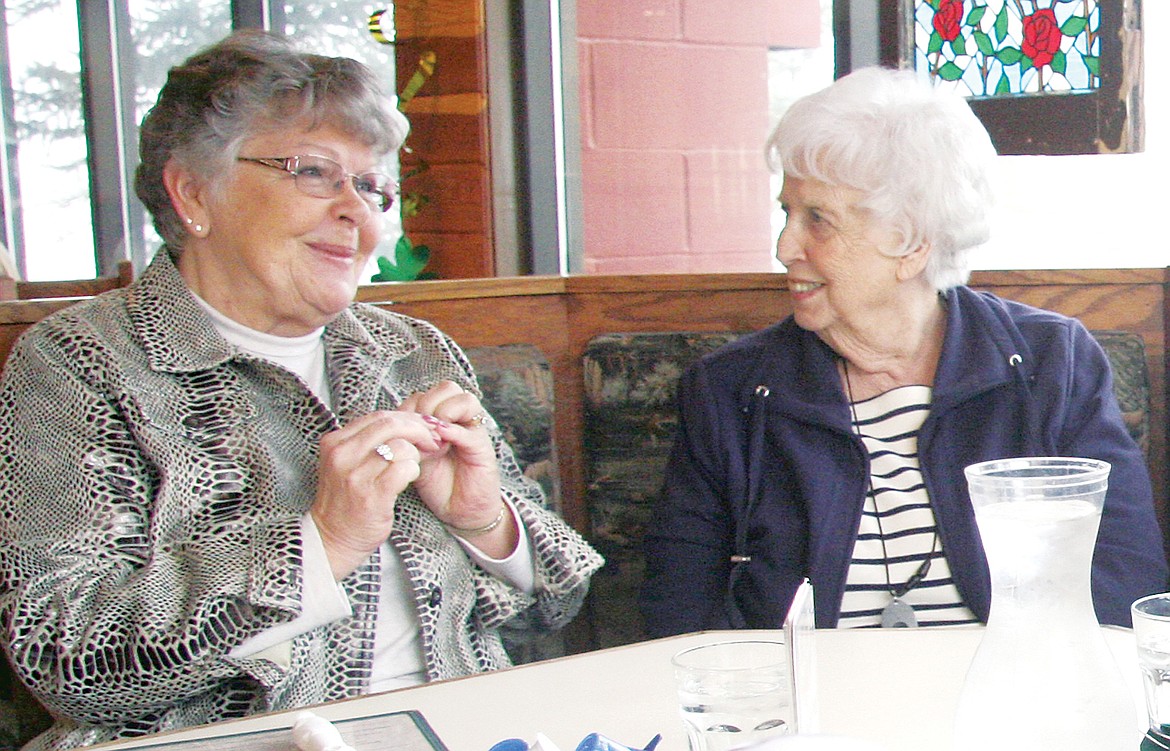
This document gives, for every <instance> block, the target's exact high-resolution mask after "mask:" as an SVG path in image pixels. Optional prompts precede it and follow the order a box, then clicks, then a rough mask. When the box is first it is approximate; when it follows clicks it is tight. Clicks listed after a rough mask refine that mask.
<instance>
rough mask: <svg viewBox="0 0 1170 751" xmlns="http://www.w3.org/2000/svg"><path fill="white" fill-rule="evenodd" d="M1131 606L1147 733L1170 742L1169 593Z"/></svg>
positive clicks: (1154, 596) (1153, 596)
mask: <svg viewBox="0 0 1170 751" xmlns="http://www.w3.org/2000/svg"><path fill="white" fill-rule="evenodd" d="M1130 610H1131V612H1132V614H1133V634H1134V638H1135V640H1136V641H1137V656H1138V667H1140V668H1141V671H1142V684H1143V686H1144V687H1145V694H1146V714H1147V715H1148V716H1149V721H1150V734H1151V735H1152V736H1153V737H1155V738H1161V739H1164V740H1166V741H1167V744H1168V745H1170V593H1165V594H1158V595H1150V596H1149V597H1143V598H1141V599H1140V600H1138V601H1137V602H1135V603H1134V604H1133V606H1132V607H1131V608H1130Z"/></svg>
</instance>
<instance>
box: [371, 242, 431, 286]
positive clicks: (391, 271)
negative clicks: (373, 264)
mask: <svg viewBox="0 0 1170 751" xmlns="http://www.w3.org/2000/svg"><path fill="white" fill-rule="evenodd" d="M430 258H431V249H430V248H428V247H427V246H425V245H415V244H414V243H412V242H411V241H410V238H409V237H407V236H406V235H403V236H402V237H400V238H398V242H397V243H395V244H394V260H393V261H391V260H390V259H389V258H388V257H387V256H378V273H376V274H374V275H373V276H372V277H370V281H371V282H409V281H411V280H414V279H434V278H436V275H435V274H430V273H424V272H423V268H424V267H425V266H426V265H427V261H429V260H430Z"/></svg>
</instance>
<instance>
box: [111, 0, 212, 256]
mask: <svg viewBox="0 0 1170 751" xmlns="http://www.w3.org/2000/svg"><path fill="white" fill-rule="evenodd" d="M129 11H130V34H131V39H132V41H133V45H134V52H135V57H134V60H133V64H134V70H133V72H132V74H131V75H132V76H133V80H134V101H135V118H134V122H135V123H141V122H142V118H144V117H146V113H147V112H148V111H149V110H150V108H151V107H152V106H154V103H155V100H156V99H158V92H159V91H160V90H161V89H162V87H163V84H164V83H166V80H167V72H168V71H170V69H171V68H172V67H173V66H175V65H177V64H179V63H181V62H182V61H183V60H185V59H187V58H188V57H190V56H191V55H193V54H194V53H196V52H198V51H199V50H201V49H203V48H204V47H206V46H208V45H210V44H212V43H214V42H216V41H218V40H219V39H221V38H223V37H224V36H225V35H227V34H228V33H229V32H230V31H231V26H232V20H231V6H230V5H229V4H228V3H225V2H223V0H170V1H169V2H168V0H129ZM128 135H129V136H130V137H132V138H133V140H134V143H131V144H127V153H129V154H133V155H134V162H135V164H137V155H138V144H137V138H138V134H137V133H136V132H135V133H131V134H128ZM130 195H131V199H130V200H131V204H132V210H133V211H138V212H141V213H142V214H145V213H146V209H145V208H144V207H143V206H142V204H141V203H139V201H138V199H137V198H136V197H134V195H133V187H132V186H131V188H130ZM144 225H145V227H146V257H147V258H150V257H151V256H153V255H154V253H155V251H157V250H158V249H159V248H160V247H161V246H162V238H160V237H159V236H158V234H157V233H156V232H155V231H154V226H153V224H152V223H151V220H150V217H146V221H145V222H144Z"/></svg>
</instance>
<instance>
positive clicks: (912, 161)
mask: <svg viewBox="0 0 1170 751" xmlns="http://www.w3.org/2000/svg"><path fill="white" fill-rule="evenodd" d="M766 155H767V159H768V165H769V167H770V168H771V169H772V170H773V171H774V172H777V173H783V174H784V175H789V176H792V177H795V178H798V179H810V178H811V179H814V180H819V181H821V182H825V183H828V184H830V185H839V186H846V187H849V188H853V189H855V190H859V191H861V192H862V193H863V194H864V198H863V199H862V205H863V207H864V208H866V209H868V210H869V211H870V212H871V214H872V215H873V217H874V218H875V220H877V221H879V222H882V223H884V224H887V225H888V226H890V227H892V228H893V229H894V230H895V231H896V232H898V233H899V234H900V236H901V239H902V245H901V249H900V250H899V251H898V252H897V253H895V255H903V254H905V253H909V252H910V251H911V250H913V249H914V248H916V247H918V246H920V245H922V244H929V245H930V246H931V249H932V250H931V255H930V260H929V262H928V264H927V267H926V272H925V273H926V278H927V280H928V281H929V282H930V283H931V284H932V285H933V286H934V287H935V289H937V290H939V291H944V290H947V289H949V288H951V287H954V286H957V285H960V284H965V283H966V282H967V279H968V277H969V276H970V270H969V266H968V256H969V254H970V251H971V250H972V249H974V248H977V247H979V246H981V245H983V244H984V243H986V242H987V241H988V239H989V238H990V236H991V211H992V204H993V191H992V185H991V174H990V173H991V171H992V169H993V163H994V157H995V155H996V153H995V147H994V146H993V145H992V143H991V138H990V136H988V134H987V130H986V129H985V128H984V127H983V124H982V123H981V122H979V118H977V117H976V116H975V113H974V112H972V111H971V107H970V106H969V105H968V104H967V102H966V100H965V99H963V98H962V97H961V96H959V95H957V94H952V93H948V92H945V91H943V90H940V89H937V88H935V87H933V86H931V85H930V84H928V83H926V82H924V81H921V80H919V79H918V78H917V76H916V75H915V74H914V73H913V72H912V71H897V70H890V69H885V68H863V69H861V70H858V71H855V72H854V73H851V74H849V75H847V76H845V77H843V78H841V79H839V80H837V81H836V82H834V83H833V84H832V85H830V86H829V87H827V88H825V89H823V90H821V91H819V92H817V93H815V94H810V95H809V96H806V97H803V98H801V99H799V100H797V101H796V102H795V103H793V105H792V106H791V107H790V108H789V109H788V111H787V112H785V114H784V116H783V117H782V118H781V119H780V122H779V123H778V124H777V125H776V128H775V130H773V131H772V135H771V136H769V138H768V142H767V147H766Z"/></svg>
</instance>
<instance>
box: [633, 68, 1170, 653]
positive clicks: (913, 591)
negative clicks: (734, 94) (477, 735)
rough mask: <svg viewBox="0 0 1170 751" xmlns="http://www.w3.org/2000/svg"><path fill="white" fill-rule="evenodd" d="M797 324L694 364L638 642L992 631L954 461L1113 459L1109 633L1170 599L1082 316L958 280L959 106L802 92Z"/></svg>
mask: <svg viewBox="0 0 1170 751" xmlns="http://www.w3.org/2000/svg"><path fill="white" fill-rule="evenodd" d="M767 154H768V157H769V161H770V163H771V166H772V168H773V169H774V170H775V171H777V172H782V173H783V177H784V182H783V187H782V189H781V191H780V197H779V200H780V206H781V208H782V209H783V210H784V212H785V213H786V214H787V223H786V225H785V227H784V230H783V232H782V233H781V234H780V238H779V241H778V244H777V256H778V257H779V259H780V260H781V261H782V262H783V263H784V265H785V266H786V267H787V269H788V293H789V297H790V299H791V302H792V310H793V312H792V315H791V316H789V317H788V318H786V319H785V320H783V321H781V322H779V323H777V324H775V325H773V326H771V327H769V328H767V329H765V330H762V331H760V332H757V333H755V334H751V335H749V336H747V337H745V338H743V339H741V340H740V341H738V342H735V343H733V344H731V345H728V346H727V347H726V348H724V349H723V350H721V351H719V352H716V353H714V354H712V355H710V356H708V357H706V358H705V359H703V360H702V361H700V362H699V363H698V364H696V365H695V366H694V367H693V368H692V369H691V370H690V371H689V372H688V373H687V374H686V375H685V376H684V378H683V379H682V382H681V385H680V388H679V409H680V422H679V433H678V439H677V442H676V443H675V447H674V451H673V454H672V456H671V459H670V465H669V467H668V469H667V472H666V478H667V479H666V484H665V492H664V495H665V497H664V499H663V502H662V503H661V504H660V505H659V506H658V507H657V508H656V512H657V518H656V519H655V522H654V524H653V526H652V527H651V529H650V531H649V532H648V534H647V535H646V553H647V558H648V560H647V567H646V569H647V573H646V584H645V588H644V590H643V600H642V602H643V608H644V613H645V615H646V619H647V622H648V626H649V630H650V633H651V634H652V635H655V636H661V635H665V634H670V633H678V632H685V631H691V630H696V629H710V628H721V627H723V628H726V627H749V628H776V627H778V626H780V625H781V623H782V622H783V620H784V617H785V614H786V613H787V611H788V609H789V606H790V604H791V602H792V601H793V597H794V594H795V593H796V592H797V591H798V588H799V586H800V584H801V582H802V581H803V580H804V579H806V578H807V579H809V580H810V581H811V582H812V585H813V589H814V592H815V596H814V600H815V609H816V624H817V626H818V627H821V628H833V627H873V626H888V627H906V626H913V625H944V624H962V623H975V622H980V621H986V620H987V617H988V614H989V611H990V605H991V602H990V600H991V580H990V575H989V571H988V566H987V558H986V556H985V553H984V550H983V546H982V543H981V539H980V536H979V530H978V529H977V526H976V523H975V516H974V509H973V507H972V505H971V500H970V498H969V497H968V494H967V482H966V479H965V478H964V474H963V470H964V468H965V467H966V466H968V465H971V464H975V463H977V462H982V461H988V460H993V459H1002V458H1007V457H1019V456H1074V457H1089V458H1095V459H1101V460H1104V461H1107V462H1109V463H1110V464H1111V465H1112V471H1111V473H1110V475H1109V490H1108V495H1107V496H1106V499H1105V505H1104V512H1103V515H1102V518H1101V521H1100V535H1099V536H1098V539H1097V546H1096V552H1095V556H1094V560H1093V571H1092V587H1093V599H1094V604H1095V606H1096V612H1097V617H1098V619H1099V620H1100V621H1101V622H1102V623H1109V624H1121V625H1128V624H1129V620H1130V616H1129V605H1130V603H1131V602H1133V601H1134V600H1135V599H1137V598H1138V597H1140V596H1142V595H1143V594H1147V593H1151V592H1161V591H1163V590H1165V589H1166V582H1167V567H1166V559H1165V556H1164V554H1163V550H1162V536H1161V534H1160V531H1159V527H1158V521H1157V519H1156V518H1155V514H1154V506H1153V499H1152V491H1151V488H1150V480H1149V477H1148V476H1147V472H1146V464H1145V460H1144V457H1143V456H1142V452H1141V450H1140V449H1139V448H1138V446H1137V445H1136V444H1135V442H1134V441H1133V439H1132V438H1131V437H1130V436H1129V433H1128V432H1127V431H1126V428H1125V424H1124V423H1123V421H1122V416H1121V412H1120V410H1119V408H1118V405H1117V400H1116V399H1115V398H1114V395H1113V389H1112V376H1111V373H1110V367H1109V361H1108V359H1107V358H1106V355H1105V353H1104V351H1103V350H1102V348H1101V346H1100V345H1099V344H1098V343H1097V342H1096V340H1094V338H1093V337H1092V336H1091V335H1090V333H1089V332H1088V331H1087V330H1086V329H1085V327H1084V326H1083V325H1082V324H1081V323H1080V322H1078V321H1076V320H1075V319H1072V318H1068V317H1065V316H1061V315H1058V314H1056V313H1053V312H1050V311H1044V310H1039V309H1036V308H1032V307H1028V306H1026V305H1022V304H1019V303H1015V302H1010V301H1007V300H1002V299H999V298H997V297H995V296H994V295H991V294H988V293H983V292H977V291H975V290H972V289H970V288H969V287H967V286H966V281H967V276H968V259H969V256H970V253H971V252H972V251H973V250H974V249H976V248H978V247H979V246H980V245H982V244H983V243H985V242H987V240H988V239H989V237H990V230H991V223H990V218H991V214H990V211H991V200H992V188H991V182H990V176H991V171H992V169H993V166H994V161H995V159H996V154H995V149H994V147H993V146H992V143H991V139H990V137H989V136H988V134H987V131H986V130H985V129H984V128H983V125H982V124H981V123H980V122H979V120H978V118H976V116H975V114H974V113H973V112H972V111H971V108H970V107H969V106H968V104H967V103H966V101H965V100H963V99H962V98H961V97H959V96H957V95H954V94H951V93H948V92H945V91H943V90H940V89H936V88H934V87H932V86H930V85H929V84H925V83H922V82H920V81H918V80H917V78H916V77H915V74H914V73H913V72H912V71H902V72H898V71H890V70H883V69H878V68H869V69H864V70H859V71H857V72H855V73H852V74H850V75H848V76H845V77H843V78H841V79H840V80H838V81H837V82H836V83H834V84H832V85H831V86H829V87H828V88H826V89H824V90H823V91H820V92H817V93H815V94H812V95H809V96H807V97H805V98H803V99H800V100H798V101H797V102H795V103H794V104H793V105H792V106H791V108H789V110H788V111H787V112H786V113H785V115H784V116H783V117H782V118H781V119H780V122H779V123H778V124H777V126H776V128H775V130H774V131H773V133H772V136H771V138H770V140H769V141H768V144H767Z"/></svg>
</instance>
